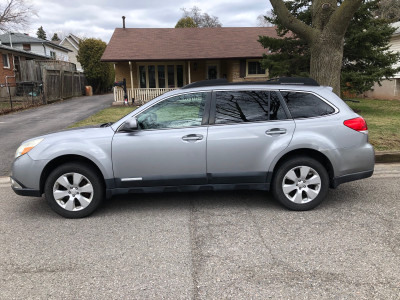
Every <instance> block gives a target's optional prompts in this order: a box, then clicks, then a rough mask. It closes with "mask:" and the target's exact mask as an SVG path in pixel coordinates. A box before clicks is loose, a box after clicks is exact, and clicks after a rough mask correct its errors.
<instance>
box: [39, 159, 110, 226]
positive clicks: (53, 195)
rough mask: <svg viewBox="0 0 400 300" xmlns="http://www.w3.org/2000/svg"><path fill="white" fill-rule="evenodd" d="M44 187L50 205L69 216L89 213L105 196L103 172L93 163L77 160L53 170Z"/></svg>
mask: <svg viewBox="0 0 400 300" xmlns="http://www.w3.org/2000/svg"><path fill="white" fill-rule="evenodd" d="M44 191H45V197H46V200H47V203H48V204H49V206H50V207H51V209H52V210H54V211H55V212H56V213H58V214H59V215H61V216H63V217H65V218H70V219H77V218H84V217H87V216H89V215H90V214H92V213H93V212H94V211H95V210H96V208H98V207H99V205H100V204H101V202H102V201H103V199H104V185H103V182H102V180H101V178H100V176H99V175H98V174H97V172H96V171H95V170H93V169H92V168H91V167H89V166H87V165H81V164H78V163H67V164H64V165H61V166H59V167H58V168H56V169H55V170H54V171H53V172H51V173H50V175H49V177H47V180H46V183H45V189H44Z"/></svg>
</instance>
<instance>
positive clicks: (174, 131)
mask: <svg viewBox="0 0 400 300" xmlns="http://www.w3.org/2000/svg"><path fill="white" fill-rule="evenodd" d="M207 98H209V97H208V94H207V93H187V94H182V95H177V96H173V97H170V98H166V99H164V100H161V101H160V102H158V103H156V104H155V105H153V106H151V107H149V108H148V109H147V110H145V111H143V112H141V113H140V114H138V115H137V116H136V117H137V120H138V126H139V129H138V130H137V131H135V132H131V133H126V132H117V133H116V134H115V136H114V139H113V143H112V157H113V169H114V177H115V179H116V185H117V187H121V188H124V187H125V188H128V187H135V186H136V187H141V186H143V187H144V186H169V185H171V186H177V185H189V184H206V183H207V176H206V141H207V126H206V125H203V124H205V123H206V118H203V117H204V113H205V111H206V110H205V106H206V102H207Z"/></svg>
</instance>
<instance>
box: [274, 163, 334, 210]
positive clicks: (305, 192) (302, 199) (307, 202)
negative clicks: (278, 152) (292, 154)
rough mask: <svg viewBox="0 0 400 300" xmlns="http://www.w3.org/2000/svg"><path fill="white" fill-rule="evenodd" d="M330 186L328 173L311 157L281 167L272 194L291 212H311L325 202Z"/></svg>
mask: <svg viewBox="0 0 400 300" xmlns="http://www.w3.org/2000/svg"><path fill="white" fill-rule="evenodd" d="M328 186H329V177H328V172H327V171H326V169H325V167H324V166H323V165H322V164H321V163H320V162H318V161H317V160H315V159H312V158H309V157H296V158H292V159H290V160H288V161H286V162H284V163H283V164H282V165H281V166H280V167H279V169H278V171H277V172H276V174H275V177H274V181H273V185H272V192H273V195H274V197H275V198H276V199H277V200H278V201H279V202H280V203H282V204H283V205H284V206H285V207H287V208H289V209H291V210H310V209H313V208H315V207H316V206H318V205H319V204H320V203H321V202H322V201H323V200H324V198H325V196H326V194H327V192H328Z"/></svg>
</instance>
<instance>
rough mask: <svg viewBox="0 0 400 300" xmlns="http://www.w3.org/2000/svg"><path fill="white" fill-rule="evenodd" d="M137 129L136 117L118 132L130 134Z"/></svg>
mask: <svg viewBox="0 0 400 300" xmlns="http://www.w3.org/2000/svg"><path fill="white" fill-rule="evenodd" d="M137 129H138V123H137V119H136V117H132V118H130V119H129V120H127V121H126V122H125V123H124V125H122V127H121V130H120V131H126V132H132V131H135V130H137Z"/></svg>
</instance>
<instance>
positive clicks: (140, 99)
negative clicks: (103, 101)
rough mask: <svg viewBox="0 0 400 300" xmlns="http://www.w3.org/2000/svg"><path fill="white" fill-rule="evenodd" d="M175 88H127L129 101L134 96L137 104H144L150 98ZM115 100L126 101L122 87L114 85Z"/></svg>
mask: <svg viewBox="0 0 400 300" xmlns="http://www.w3.org/2000/svg"><path fill="white" fill-rule="evenodd" d="M172 90H175V88H165V89H133V93H132V89H130V88H127V92H128V101H129V103H131V101H132V98H135V104H136V105H143V104H145V103H147V102H149V101H150V100H152V99H154V98H155V97H158V96H160V95H162V94H164V93H166V92H169V91H172ZM114 101H117V102H123V101H124V91H123V90H122V88H120V87H114Z"/></svg>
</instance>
